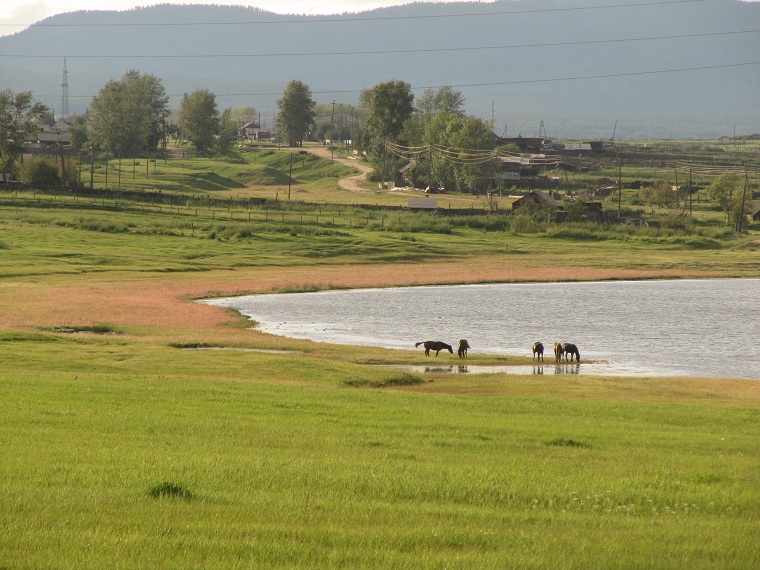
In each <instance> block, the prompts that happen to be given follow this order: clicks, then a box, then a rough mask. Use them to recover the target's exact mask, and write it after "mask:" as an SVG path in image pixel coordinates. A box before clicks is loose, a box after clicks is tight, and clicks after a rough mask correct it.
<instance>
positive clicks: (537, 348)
mask: <svg viewBox="0 0 760 570" xmlns="http://www.w3.org/2000/svg"><path fill="white" fill-rule="evenodd" d="M533 358H534V359H535V360H540V361H541V362H543V361H544V345H543V344H542V343H540V342H534V343H533Z"/></svg>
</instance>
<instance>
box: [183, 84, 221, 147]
mask: <svg viewBox="0 0 760 570" xmlns="http://www.w3.org/2000/svg"><path fill="white" fill-rule="evenodd" d="M179 127H180V129H181V130H182V134H183V136H184V137H185V138H186V139H187V140H189V141H192V142H193V144H195V148H196V150H198V152H201V153H205V152H207V151H208V150H210V149H211V147H212V146H213V144H214V141H215V140H216V137H217V136H218V135H219V112H218V111H217V108H216V96H215V95H214V94H213V93H211V91H209V90H208V89H198V90H197V91H193V92H192V93H190V94H189V95H188V94H187V93H185V95H184V96H183V97H182V105H181V107H180V109H179Z"/></svg>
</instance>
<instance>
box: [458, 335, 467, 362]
mask: <svg viewBox="0 0 760 570" xmlns="http://www.w3.org/2000/svg"><path fill="white" fill-rule="evenodd" d="M469 349H470V343H469V342H467V340H465V339H460V341H459V344H458V345H457V354H458V355H459V358H467V351H468V350H469Z"/></svg>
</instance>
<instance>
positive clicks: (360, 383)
mask: <svg viewBox="0 0 760 570" xmlns="http://www.w3.org/2000/svg"><path fill="white" fill-rule="evenodd" d="M424 383H425V379H424V378H423V377H422V376H418V375H417V374H409V373H408V372H404V373H402V374H396V375H394V376H391V377H390V378H384V379H382V380H369V379H366V378H351V379H348V380H344V381H343V384H344V385H345V386H350V387H352V388H392V387H394V386H416V385H417V384H424Z"/></svg>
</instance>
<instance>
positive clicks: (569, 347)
mask: <svg viewBox="0 0 760 570" xmlns="http://www.w3.org/2000/svg"><path fill="white" fill-rule="evenodd" d="M562 350H563V351H564V353H565V360H567V357H568V355H570V362H572V361H573V357H575V361H576V362H580V361H581V353H580V352H578V347H577V346H575V345H574V344H571V343H569V342H566V343H565V344H563V345H562Z"/></svg>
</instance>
